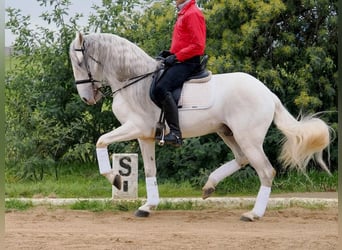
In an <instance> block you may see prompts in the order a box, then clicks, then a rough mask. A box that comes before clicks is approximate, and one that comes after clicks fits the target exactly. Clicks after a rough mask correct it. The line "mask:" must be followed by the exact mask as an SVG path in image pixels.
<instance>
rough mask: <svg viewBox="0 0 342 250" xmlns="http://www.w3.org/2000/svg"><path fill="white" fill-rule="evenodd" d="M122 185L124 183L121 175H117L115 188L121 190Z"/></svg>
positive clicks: (114, 181) (114, 182)
mask: <svg viewBox="0 0 342 250" xmlns="http://www.w3.org/2000/svg"><path fill="white" fill-rule="evenodd" d="M121 183H122V181H121V175H119V174H117V175H115V177H114V180H113V186H114V187H116V188H117V189H119V190H121Z"/></svg>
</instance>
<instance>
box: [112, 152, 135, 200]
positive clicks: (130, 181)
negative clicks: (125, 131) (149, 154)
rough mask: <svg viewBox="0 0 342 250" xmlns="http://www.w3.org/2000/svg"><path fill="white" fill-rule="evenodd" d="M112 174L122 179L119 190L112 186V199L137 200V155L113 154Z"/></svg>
mask: <svg viewBox="0 0 342 250" xmlns="http://www.w3.org/2000/svg"><path fill="white" fill-rule="evenodd" d="M112 171H113V172H114V174H116V173H119V174H120V175H121V178H122V187H121V190H118V189H117V188H116V187H114V186H112V198H113V199H137V198H138V154H113V170H112Z"/></svg>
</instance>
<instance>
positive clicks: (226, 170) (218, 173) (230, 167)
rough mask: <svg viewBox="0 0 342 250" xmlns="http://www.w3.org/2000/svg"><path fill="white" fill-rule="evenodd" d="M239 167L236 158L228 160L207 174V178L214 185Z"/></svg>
mask: <svg viewBox="0 0 342 250" xmlns="http://www.w3.org/2000/svg"><path fill="white" fill-rule="evenodd" d="M240 168H241V167H240V165H239V164H238V163H237V162H236V160H232V161H230V162H227V163H225V164H223V165H222V166H221V167H219V168H218V169H216V170H215V171H214V172H212V173H211V174H210V176H209V179H210V180H211V181H212V182H213V184H214V185H215V186H216V185H217V184H218V183H219V182H220V181H221V180H223V179H224V178H226V177H228V176H230V175H232V174H233V173H235V172H236V171H238V170H239V169H240Z"/></svg>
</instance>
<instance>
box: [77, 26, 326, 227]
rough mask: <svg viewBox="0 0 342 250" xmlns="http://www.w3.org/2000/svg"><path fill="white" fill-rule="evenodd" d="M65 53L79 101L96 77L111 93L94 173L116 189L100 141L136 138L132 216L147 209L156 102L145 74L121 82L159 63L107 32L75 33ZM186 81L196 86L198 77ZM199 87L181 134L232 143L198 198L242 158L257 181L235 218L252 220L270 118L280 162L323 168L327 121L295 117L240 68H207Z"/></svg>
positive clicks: (92, 100)
mask: <svg viewBox="0 0 342 250" xmlns="http://www.w3.org/2000/svg"><path fill="white" fill-rule="evenodd" d="M70 58H71V63H72V67H73V72H74V77H75V80H76V86H77V90H78V93H79V95H80V97H81V98H82V100H83V101H84V102H86V103H87V104H89V105H93V104H96V102H97V101H98V100H99V99H101V97H102V94H101V92H100V91H99V88H100V87H102V84H103V83H105V84H107V85H109V86H110V87H111V89H112V92H113V93H114V94H113V104H112V110H113V112H114V115H115V116H116V118H117V119H118V120H119V121H120V123H121V124H122V125H121V126H120V127H119V128H117V129H115V130H113V131H111V132H108V133H106V134H104V135H102V136H101V137H100V138H99V139H98V141H97V144H96V152H97V158H98V164H99V170H100V173H101V174H102V175H104V176H105V177H106V178H107V179H108V180H109V181H110V182H111V183H112V184H113V185H115V186H117V187H118V188H120V177H119V176H118V175H115V174H114V173H113V172H112V170H111V166H110V162H109V156H108V151H107V146H108V145H110V144H111V143H115V142H120V141H128V140H134V139H137V140H138V141H139V145H140V149H141V154H142V158H143V162H144V170H145V177H146V191H147V201H146V203H145V204H144V205H142V206H141V207H139V209H138V210H137V211H136V215H137V216H148V215H149V214H150V212H151V210H152V209H154V208H155V207H156V206H157V205H158V203H159V191H158V185H157V180H156V162H155V131H156V126H155V125H156V121H157V120H158V118H159V115H160V109H159V108H158V107H157V106H156V105H155V104H154V103H153V102H152V101H151V99H150V96H149V90H150V86H151V82H152V76H151V75H150V74H147V75H146V76H144V77H143V78H141V79H139V78H138V80H136V81H137V82H136V83H134V84H132V85H129V83H130V81H132V80H130V79H132V78H135V77H137V76H142V75H145V74H146V73H149V72H153V71H155V70H156V67H157V66H158V63H159V62H158V61H157V60H155V59H154V58H152V57H150V56H149V55H147V54H146V53H145V52H144V51H143V50H142V49H140V48H139V47H138V46H136V45H135V44H133V43H131V42H129V41H128V40H126V39H124V38H121V37H119V36H116V35H112V34H91V35H82V34H80V33H77V35H76V38H75V40H74V41H73V42H72V43H71V45H70ZM128 85H129V86H128ZM193 85H196V86H193V88H196V89H197V90H198V91H199V92H200V89H201V87H200V86H201V84H193ZM203 85H205V84H203ZM187 86H188V83H186V84H185V85H184V89H183V92H185V93H183V94H184V96H185V99H186V98H190V97H189V96H191V93H192V92H194V91H193V89H191V87H188V90H187ZM208 86H209V87H208ZM206 88H207V89H208V90H210V91H206V90H205V91H204V92H207V93H208V98H205V99H208V100H211V101H209V104H207V106H205V107H202V108H198V107H197V108H196V107H195V108H194V107H192V106H190V107H188V108H180V110H179V120H180V127H181V130H182V134H183V137H184V138H189V137H195V136H202V135H206V134H210V133H217V134H218V135H219V136H220V137H221V138H222V139H223V141H224V142H225V143H226V144H227V146H228V147H229V148H230V149H231V150H232V152H233V154H234V156H235V159H233V160H231V161H229V162H227V163H225V164H223V165H222V166H220V167H219V168H217V169H216V170H215V171H213V172H212V173H211V174H210V176H209V178H208V181H207V183H206V184H205V186H204V187H203V198H204V199H205V198H207V197H209V196H210V194H211V193H212V192H214V190H215V186H216V185H217V184H218V183H219V182H220V181H221V180H222V179H224V178H225V177H227V176H229V175H231V174H233V173H234V172H236V171H238V170H239V169H241V168H243V167H244V166H246V164H250V165H251V166H252V167H253V168H254V169H255V170H256V172H257V174H258V176H259V179H260V182H261V186H260V189H259V192H258V195H257V198H256V201H255V204H254V207H253V209H252V210H251V211H249V212H246V213H244V214H243V215H242V217H241V219H242V220H246V221H253V220H254V219H257V218H261V217H262V216H263V215H264V213H265V211H266V207H267V203H268V199H269V196H270V192H271V186H272V181H273V178H274V176H275V170H274V168H273V167H272V165H271V164H270V162H269V160H268V159H267V157H266V155H265V153H264V151H263V142H264V139H265V136H266V133H267V131H268V129H269V126H270V125H271V123H272V121H273V122H274V123H275V124H276V126H277V127H278V129H280V130H281V131H282V133H283V134H284V135H285V138H284V141H283V142H282V152H281V155H280V159H281V161H282V162H283V165H284V167H291V168H296V169H300V170H305V169H306V165H307V164H308V161H309V160H310V159H312V158H314V159H315V160H316V161H317V162H318V164H319V165H320V166H321V167H322V168H323V169H324V170H326V171H327V172H328V173H330V172H329V170H328V168H327V166H326V164H325V163H324V161H323V159H322V151H323V150H324V149H325V148H326V147H327V146H328V145H329V144H330V128H329V126H328V125H327V124H326V123H324V122H323V121H322V120H321V119H318V118H316V117H314V116H309V117H304V118H302V119H301V120H300V121H298V120H296V119H295V118H294V117H293V116H292V115H291V114H290V113H289V112H288V111H287V110H286V109H285V107H284V106H283V105H282V103H281V102H280V100H279V99H278V97H277V96H276V95H275V94H273V93H272V92H271V91H270V90H269V89H268V88H267V87H266V86H265V85H264V84H263V83H261V82H260V81H259V80H257V79H256V78H254V77H253V76H251V75H248V74H246V73H227V74H217V75H213V76H212V77H211V80H210V81H209V82H208V83H206ZM209 95H210V96H211V98H210V97H209ZM186 96H188V97H186ZM197 99H198V98H197ZM202 99H203V98H202ZM185 101H186V100H185ZM198 101H199V100H198ZM195 102H196V97H195ZM195 106H196V105H195ZM167 130H168V128H167Z"/></svg>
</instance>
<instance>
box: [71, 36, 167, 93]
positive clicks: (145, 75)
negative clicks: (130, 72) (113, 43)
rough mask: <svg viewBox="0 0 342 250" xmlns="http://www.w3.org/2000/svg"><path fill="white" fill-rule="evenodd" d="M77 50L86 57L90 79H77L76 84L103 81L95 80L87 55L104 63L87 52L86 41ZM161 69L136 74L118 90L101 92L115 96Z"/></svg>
mask: <svg viewBox="0 0 342 250" xmlns="http://www.w3.org/2000/svg"><path fill="white" fill-rule="evenodd" d="M75 51H81V52H82V55H83V57H84V65H85V67H86V69H87V73H88V79H83V80H78V81H75V84H76V85H78V84H85V83H91V84H92V85H93V86H94V85H95V82H101V81H99V80H95V79H94V78H93V75H92V74H91V71H90V67H89V64H88V61H87V60H86V57H89V58H90V59H92V60H93V61H94V62H96V63H97V64H99V65H102V64H101V62H100V61H98V60H96V59H95V58H94V57H92V56H91V55H87V54H86V48H85V41H83V43H82V47H81V48H80V49H75ZM160 70H161V68H159V67H158V68H157V69H156V70H154V71H152V72H149V73H146V74H143V75H139V76H135V77H132V78H129V79H127V80H126V81H131V80H133V81H132V82H130V83H128V84H126V85H124V86H123V87H121V88H119V89H117V90H115V91H113V92H108V91H107V92H104V91H103V92H101V93H102V95H103V96H104V97H109V96H114V95H115V94H116V93H117V92H119V91H120V90H123V89H125V88H127V87H129V86H131V85H133V84H135V83H137V82H139V81H141V80H143V79H145V78H146V77H148V76H150V75H152V74H154V73H156V72H158V71H160ZM102 88H103V87H101V88H99V89H102Z"/></svg>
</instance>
